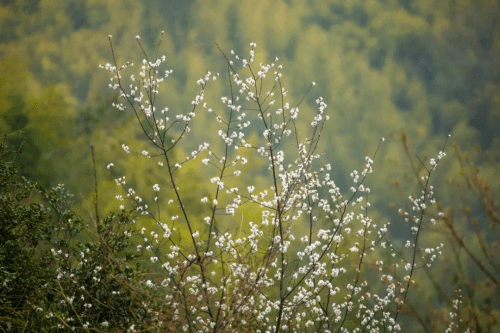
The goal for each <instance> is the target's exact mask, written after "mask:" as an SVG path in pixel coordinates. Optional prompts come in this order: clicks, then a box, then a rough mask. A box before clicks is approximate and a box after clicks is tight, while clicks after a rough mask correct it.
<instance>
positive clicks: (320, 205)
mask: <svg viewBox="0 0 500 333" xmlns="http://www.w3.org/2000/svg"><path fill="white" fill-rule="evenodd" d="M109 40H110V45H111V51H112V55H113V61H112V63H108V64H106V65H103V66H102V67H103V68H105V69H106V70H108V71H109V72H110V73H111V75H112V77H111V83H110V87H111V88H112V89H114V90H116V91H117V92H118V93H119V97H120V101H119V102H118V103H114V104H113V105H114V107H116V108H117V109H118V110H119V111H120V112H130V113H132V114H133V115H134V116H135V118H136V119H137V124H138V126H140V127H141V129H142V131H143V133H144V136H145V138H146V139H147V142H148V144H149V148H147V149H143V148H140V149H139V150H138V151H136V147H129V146H128V143H126V142H124V143H123V145H122V148H123V149H124V151H125V153H127V154H130V153H133V152H136V153H138V158H146V159H148V161H150V162H151V163H155V164H157V166H158V168H160V169H161V170H162V171H161V172H162V175H163V176H162V177H160V178H159V179H158V180H157V182H155V183H154V184H151V190H150V191H151V192H150V193H145V194H142V195H139V194H137V193H136V189H134V188H133V187H132V186H130V185H129V181H128V179H130V178H131V176H132V177H134V175H133V174H130V173H129V174H127V175H126V176H122V177H120V178H117V179H116V183H117V185H118V186H119V187H120V188H121V191H123V192H121V193H120V194H118V195H117V198H118V199H119V200H120V209H122V210H127V209H129V208H130V207H132V210H133V211H135V213H136V214H137V215H138V218H140V219H141V221H149V222H148V223H149V224H147V223H145V222H142V223H143V224H142V225H144V227H142V228H141V233H142V237H141V244H139V245H138V246H137V249H138V250H140V251H141V252H142V255H144V256H147V257H148V259H149V261H150V262H151V265H152V266H151V267H152V271H153V273H152V274H151V275H150V276H149V277H148V278H147V279H146V280H145V281H144V285H145V287H146V288H150V289H152V290H153V291H154V294H155V295H157V297H158V301H159V303H158V304H162V307H161V310H158V311H157V314H156V320H157V321H158V325H160V326H162V327H164V328H165V329H166V330H172V331H188V332H209V331H210V332H247V331H252V332H253V331H255V332H282V331H289V332H351V331H352V332H363V331H366V332H380V331H389V332H390V331H399V330H401V322H402V319H401V317H402V314H403V312H402V310H403V309H404V306H405V303H406V301H407V299H408V297H409V292H410V290H411V286H412V284H413V283H414V282H415V276H416V271H417V270H418V269H419V268H421V267H422V266H430V265H431V264H432V263H434V262H435V261H436V259H437V258H438V257H439V255H440V254H441V249H442V245H441V244H434V245H433V244H427V243H426V242H425V232H426V228H428V227H431V226H432V225H433V224H434V223H436V220H438V219H439V218H440V217H442V213H440V212H438V211H437V209H436V208H435V205H434V204H435V202H436V199H435V198H434V189H433V187H432V185H431V176H432V174H433V171H434V170H435V169H436V166H437V164H438V162H439V161H440V160H441V159H442V158H443V157H444V156H445V153H444V147H443V151H440V152H439V153H438V155H437V158H435V159H431V160H430V161H429V162H428V163H427V164H425V163H424V162H423V161H421V163H422V165H424V167H425V171H426V172H425V174H423V175H422V180H423V182H422V184H423V185H422V188H421V192H420V193H418V194H413V195H410V196H409V197H408V199H409V200H410V204H411V210H409V211H405V210H404V209H401V210H400V214H401V219H402V220H403V221H404V222H403V223H406V224H407V225H408V239H406V240H404V241H401V240H400V239H394V240H393V239H391V237H390V231H389V228H390V225H391V223H390V222H385V221H375V220H373V219H372V217H371V210H370V203H369V197H370V196H372V195H376V194H372V193H371V192H370V188H369V187H368V185H367V179H369V177H373V169H374V160H375V157H376V155H377V151H378V149H379V146H380V145H381V144H382V143H383V141H384V139H383V138H382V139H381V140H380V141H379V143H378V146H377V147H374V151H375V152H374V154H373V156H372V157H366V159H365V161H364V165H363V167H362V169H361V171H357V170H354V171H352V173H351V174H350V176H351V178H352V179H351V180H352V186H351V187H350V189H348V190H347V191H341V189H340V188H339V187H338V186H337V185H336V183H335V179H333V178H332V176H331V175H330V170H331V166H330V165H329V164H322V160H323V159H322V153H323V152H321V151H319V145H318V144H319V142H320V139H321V134H322V132H323V131H324V130H327V129H328V119H329V117H328V115H327V112H326V111H327V104H326V102H325V101H324V100H323V98H321V97H319V98H317V99H316V109H315V112H314V114H311V115H310V117H311V118H310V119H309V120H308V121H307V124H308V126H309V129H307V130H302V128H301V127H300V126H302V125H301V124H304V120H303V119H304V117H308V116H309V115H307V114H303V112H302V113H301V112H300V111H301V108H302V103H303V102H304V100H305V97H306V95H307V94H308V93H309V91H310V90H311V89H312V88H314V85H315V83H314V82H313V83H311V85H310V87H309V89H308V90H307V92H306V94H305V95H304V96H303V97H302V98H301V99H300V101H299V102H298V103H295V104H292V102H291V99H290V98H289V96H288V91H287V88H286V87H285V86H284V80H283V75H284V74H283V66H282V65H280V64H279V59H277V58H276V59H274V60H273V61H271V62H269V63H267V64H263V63H260V64H258V65H257V64H256V63H255V52H256V51H255V50H256V44H255V43H250V51H249V55H248V56H241V55H239V54H238V53H237V52H234V51H231V52H230V54H229V53H226V52H224V51H223V50H222V49H221V48H219V46H218V45H216V46H217V47H218V48H219V50H220V52H221V54H222V58H223V59H224V61H225V66H227V72H226V73H215V74H214V73H211V72H207V73H206V74H205V76H204V77H202V78H200V79H199V80H198V82H197V84H198V86H199V89H200V90H199V93H198V94H197V95H196V96H195V97H194V99H193V100H192V101H191V104H190V105H189V107H187V109H186V110H185V111H184V112H177V111H175V112H174V111H173V110H170V109H169V108H168V105H161V106H159V105H158V100H159V98H158V96H159V94H162V93H163V94H165V93H167V94H168V92H166V91H162V89H161V87H162V86H161V85H162V82H164V80H168V79H169V76H170V74H171V73H172V70H170V69H166V70H165V69H164V68H163V66H164V63H165V62H167V59H166V57H165V56H159V53H158V50H159V48H160V44H158V50H157V52H156V54H155V56H154V58H150V56H149V55H148V54H147V53H146V52H145V51H144V48H143V44H142V43H141V39H140V37H139V36H137V42H138V45H139V47H140V49H141V50H142V53H143V56H144V60H142V63H140V65H139V68H138V72H137V73H133V69H134V68H135V66H134V63H133V62H127V63H125V64H123V65H120V64H118V63H117V60H116V57H115V52H116V50H115V49H114V48H113V43H112V40H113V39H112V37H111V36H109ZM130 72H132V74H130ZM215 81H222V82H221V83H220V84H223V85H225V90H224V91H225V93H224V95H222V96H220V99H219V101H218V102H214V101H215V100H214V99H209V98H207V96H208V95H209V94H210V91H211V90H210V88H211V85H212V84H214V82H215ZM200 113H207V114H209V115H210V117H211V118H210V119H211V120H212V121H213V123H211V124H205V123H204V124H202V127H203V128H204V129H205V132H204V133H196V135H194V134H193V132H192V131H191V129H192V128H195V126H194V124H195V122H196V121H197V119H199V118H200V116H198V117H197V115H198V114H200ZM197 128H200V126H198V127H197ZM299 128H301V130H299ZM210 131H212V132H210ZM202 135H204V136H202ZM199 137H203V138H204V139H203V140H201V141H200V142H193V140H194V139H195V138H199ZM190 147H195V148H194V149H193V150H192V152H191V153H190V154H187V156H180V155H181V154H180V152H183V151H186V150H189V149H190ZM141 155H142V156H141ZM187 165H190V166H191V167H190V169H189V171H188V172H186V171H183V170H186V168H184V167H186V166H187ZM261 166H263V167H261ZM108 167H109V168H111V167H113V164H109V166H108ZM182 168H184V169H183V170H181V169H182ZM190 173H192V174H191V175H190ZM252 173H254V174H255V173H258V174H259V175H260V176H262V177H261V178H262V179H263V180H261V181H259V183H258V184H256V183H254V182H253V180H255V175H254V174H252ZM126 177H127V178H126ZM126 179H127V180H126ZM191 179H198V180H199V179H202V180H203V181H200V182H199V183H198V184H197V185H196V186H197V188H198V189H199V190H197V191H196V192H195V193H193V191H192V188H193V187H192V185H188V184H187V183H188V182H189V181H190V180H191ZM189 189H191V190H189ZM147 196H150V197H151V199H150V200H148V199H145V198H146V197H147ZM248 209H250V210H252V211H253V212H256V214H257V215H254V216H258V218H257V219H250V218H244V215H243V214H241V212H242V210H248Z"/></svg>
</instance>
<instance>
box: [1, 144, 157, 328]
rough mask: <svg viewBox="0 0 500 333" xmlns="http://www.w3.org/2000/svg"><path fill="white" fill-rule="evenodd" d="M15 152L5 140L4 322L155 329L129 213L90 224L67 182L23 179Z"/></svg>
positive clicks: (5, 325)
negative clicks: (78, 212)
mask: <svg viewBox="0 0 500 333" xmlns="http://www.w3.org/2000/svg"><path fill="white" fill-rule="evenodd" d="M11 153H12V152H11V151H10V150H9V149H8V148H7V147H6V146H5V145H4V143H1V144H0V184H1V185H0V186H1V187H0V222H1V224H0V228H1V232H0V281H1V288H0V328H2V330H3V331H7V332H17V331H33V332H41V331H44V332H49V331H50V332H52V331H61V330H63V331H68V330H75V329H76V328H80V329H83V330H92V331H95V330H97V331H110V332H115V331H116V330H117V329H122V330H125V329H128V328H130V327H134V326H135V327H137V328H144V327H149V325H150V324H149V321H150V320H149V318H150V316H151V314H150V313H149V312H148V302H147V301H145V300H147V299H148V297H147V294H146V293H145V292H144V290H143V288H142V285H141V279H140V277H141V274H142V273H141V269H139V268H138V267H134V266H133V264H132V263H130V264H129V262H130V261H132V260H133V259H134V258H135V257H136V255H135V254H133V253H131V252H130V246H129V241H128V235H131V234H132V224H133V221H132V220H131V219H130V215H129V214H126V213H121V214H118V215H109V216H107V217H105V218H104V219H102V220H100V219H99V218H98V216H96V217H94V219H93V225H89V224H88V223H85V222H84V221H83V220H82V219H80V218H79V217H77V216H75V215H74V213H73V212H71V211H70V209H69V204H71V195H70V194H68V193H67V191H66V190H65V189H64V186H63V185H59V186H57V187H55V188H53V189H51V190H50V191H46V190H44V189H43V188H41V187H39V186H37V185H36V184H33V183H31V182H30V181H28V180H26V179H25V178H24V177H21V176H20V175H19V174H18V173H17V170H16V167H15V165H14V164H13V160H14V158H12V160H11V161H9V160H8V158H9V156H11ZM14 156H15V155H14ZM40 202H43V203H44V204H43V205H42V204H41V203H40ZM128 229H131V230H130V231H128Z"/></svg>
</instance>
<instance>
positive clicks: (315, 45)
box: [0, 0, 500, 331]
mask: <svg viewBox="0 0 500 333" xmlns="http://www.w3.org/2000/svg"><path fill="white" fill-rule="evenodd" d="M161 31H164V34H163V37H162V39H161V45H160V47H159V54H161V55H163V54H164V55H165V56H166V59H167V61H166V66H167V67H168V68H171V69H173V74H172V76H171V77H170V78H169V79H168V80H167V82H165V85H164V87H163V90H162V93H161V94H160V95H159V100H158V102H159V104H163V105H168V107H169V108H170V109H172V110H186V109H189V108H191V100H192V99H193V98H194V96H195V94H196V93H197V92H198V91H199V87H198V86H197V85H196V81H197V80H198V79H199V78H200V77H203V76H204V75H205V73H206V71H207V70H210V71H212V72H213V73H214V72H220V73H221V74H223V73H224V72H225V70H226V65H225V62H224V58H223V56H222V55H221V53H220V51H219V50H218V48H217V47H216V45H215V43H217V44H218V45H219V46H220V47H221V49H223V50H224V51H225V52H227V53H229V51H230V50H235V51H236V52H237V53H239V54H242V55H245V54H247V53H248V51H249V49H250V47H249V43H250V42H255V43H256V44H257V49H256V59H257V60H256V62H257V63H259V62H261V61H262V62H268V61H271V60H272V59H274V58H275V57H278V58H279V59H280V60H279V62H280V63H281V64H282V65H283V66H284V70H283V73H284V84H285V86H286V87H287V89H288V91H289V96H290V101H291V102H295V103H297V102H298V101H299V100H300V99H301V98H302V96H303V95H304V93H305V92H306V91H307V89H308V88H309V86H310V84H311V82H313V81H314V82H316V85H315V86H314V88H313V89H312V90H311V91H310V93H309V94H308V95H307V97H306V99H305V101H304V104H303V106H302V107H301V115H303V116H304V117H305V119H304V124H307V122H308V120H307V117H308V115H309V116H310V115H311V114H312V112H313V110H314V108H315V105H316V104H315V100H316V98H317V97H318V96H322V97H323V98H324V99H325V101H326V103H327V104H328V110H327V112H328V115H329V116H330V118H331V120H330V121H329V122H328V123H327V124H328V128H326V129H325V131H324V133H323V136H322V140H323V141H322V145H321V147H320V150H321V152H323V153H324V159H325V162H329V163H331V164H332V178H333V179H334V180H335V181H336V183H337V184H338V185H339V186H340V187H341V189H343V190H347V189H348V188H349V187H350V183H349V182H350V177H349V173H350V172H351V171H352V170H354V169H358V170H360V169H362V168H363V165H364V163H363V161H364V157H365V156H367V155H370V156H371V155H372V154H373V153H374V151H375V149H376V147H377V144H378V142H379V139H380V138H381V137H385V138H386V141H385V143H384V144H383V146H382V147H381V150H380V151H379V154H378V155H377V159H376V161H375V166H374V176H373V177H372V178H370V179H369V185H370V187H371V188H372V192H373V193H374V194H373V195H372V197H371V202H372V205H373V213H372V214H374V216H376V217H377V218H378V219H380V220H381V223H383V222H385V221H389V220H390V221H395V222H394V224H396V227H395V229H394V231H393V232H394V233H395V235H396V236H397V234H398V233H403V232H404V230H406V229H407V226H406V225H405V224H404V223H403V222H397V221H401V218H400V217H399V216H398V214H397V209H398V208H404V207H407V206H408V205H409V201H405V199H404V198H406V197H407V196H408V194H409V193H410V194H411V193H412V192H411V191H414V192H413V193H418V192H415V190H417V189H418V183H417V182H416V177H415V171H414V169H413V168H417V169H418V168H419V167H420V165H419V162H418V160H416V156H417V155H418V157H419V158H420V159H422V160H423V161H426V160H428V159H429V158H431V157H435V156H436V155H437V153H438V151H439V150H441V149H442V146H443V143H444V141H445V138H446V136H447V134H448V133H450V134H451V139H450V141H449V143H448V146H447V154H448V156H447V157H446V158H445V159H444V160H443V161H442V163H440V165H439V167H438V169H437V171H436V173H435V178H434V183H433V184H434V186H435V188H436V195H437V197H438V199H439V200H440V202H441V204H442V207H443V210H445V211H446V214H447V218H446V219H447V222H446V221H442V223H441V224H442V226H441V227H439V226H438V228H437V229H436V231H435V232H434V233H430V234H429V237H431V238H432V241H434V242H441V241H442V242H444V243H445V244H446V246H445V256H444V258H443V259H442V262H441V264H440V266H439V267H437V268H436V269H434V270H432V271H425V272H424V270H422V275H421V276H422V279H424V280H425V281H426V282H422V284H421V285H420V286H417V288H416V290H417V294H418V295H419V296H420V299H425V300H426V302H429V304H433V305H434V307H430V308H433V310H432V311H431V310H430V308H425V309H424V308H421V309H419V308H420V307H421V304H420V303H415V304H413V307H414V309H415V313H416V314H415V317H416V318H417V319H418V321H419V322H420V325H421V327H422V328H423V329H424V330H427V331H430V330H431V329H432V327H433V326H432V325H436V324H435V323H436V322H439V320H441V319H442V317H443V316H446V315H447V310H446V309H447V308H449V305H450V304H449V303H450V302H449V300H450V299H451V297H452V296H453V295H454V292H455V289H456V288H457V287H461V288H463V289H464V290H465V292H464V293H465V296H466V299H467V302H466V304H467V307H466V308H465V310H464V318H465V320H470V321H471V322H472V323H475V325H476V331H481V330H483V331H492V330H494V329H498V328H499V326H498V325H499V323H497V321H500V312H499V311H500V300H499V297H500V296H499V295H500V291H499V290H500V285H499V283H500V282H499V281H500V255H499V253H498V239H499V238H498V237H499V236H500V233H499V228H500V225H499V224H500V222H499V220H500V214H499V210H500V208H499V204H498V193H499V191H500V179H499V177H498V174H499V173H500V136H499V135H498V134H499V129H500V2H499V1H496V0H442V1H432V0H415V1H409V0H324V1H306V0H301V1H298V0H289V1H282V0H255V1H231V0H218V1H215V0H213V1H211V0H207V1H201V0H198V1H190V0H171V1H169V0H148V1H137V0H133V1H131V0H123V1H115V0H1V1H0V133H1V134H2V135H6V140H7V142H9V144H10V145H12V146H16V145H19V144H20V143H21V142H22V143H23V145H24V148H23V153H22V154H21V155H19V156H18V157H17V162H18V164H19V165H20V168H21V171H22V173H23V174H24V175H25V176H27V177H29V178H31V179H33V180H36V181H38V182H39V183H41V184H42V185H44V186H50V187H52V186H55V185H56V184H58V183H64V184H66V186H67V188H68V189H70V191H72V192H73V193H75V194H76V196H75V209H76V210H78V209H81V211H84V208H83V207H84V206H85V200H91V199H90V198H91V195H92V194H91V191H92V190H93V166H92V156H91V150H90V146H92V145H93V146H94V149H95V154H96V161H97V165H96V167H97V170H98V173H99V175H101V176H100V178H99V184H100V186H102V195H101V196H100V199H101V200H102V203H101V208H102V209H103V210H106V211H110V210H113V209H117V208H118V205H117V203H116V200H115V199H114V191H115V189H114V188H111V187H112V186H111V185H110V184H112V183H113V177H114V176H116V175H114V174H110V173H109V172H107V171H106V168H105V166H106V165H107V164H108V163H110V162H113V163H114V164H116V165H117V167H118V170H119V171H120V172H123V173H126V170H129V172H128V173H127V178H130V179H131V181H132V182H133V183H134V185H135V186H137V187H138V188H139V189H140V188H141V187H143V188H148V189H150V188H151V184H153V183H156V181H155V180H156V179H157V177H159V176H158V174H157V173H156V172H157V171H156V169H154V168H152V167H151V166H149V165H148V164H147V163H145V162H144V160H141V159H139V158H136V157H135V155H132V156H124V153H123V151H122V150H121V148H120V146H121V145H122V143H127V144H129V145H131V146H133V145H134V144H137V145H138V144H139V143H138V142H140V141H141V140H143V139H142V136H141V133H140V131H139V128H138V126H137V124H136V123H135V120H134V118H133V114H132V113H130V112H120V111H118V110H116V109H114V108H112V107H111V103H112V102H113V101H117V96H116V95H117V94H116V92H114V91H112V90H110V89H109V88H108V83H109V73H107V72H105V71H104V70H102V69H99V68H98V65H99V64H105V63H108V62H111V61H112V57H111V51H110V45H109V40H108V35H112V36H113V43H114V50H115V52H116V56H117V60H118V63H119V64H123V63H124V62H125V61H128V60H135V61H136V63H139V62H140V60H141V59H142V53H141V51H140V48H139V46H138V45H137V41H136V38H135V36H137V35H139V36H141V42H142V45H143V47H144V48H145V50H146V52H148V53H149V54H154V53H155V51H156V48H157V45H158V42H159V40H160V32H161ZM168 68H165V69H168ZM213 93H214V94H215V96H214V100H216V99H217V98H219V97H220V94H224V90H223V88H218V86H215V88H214V90H213ZM210 94H211V92H210V90H208V91H207V95H210ZM217 94H219V97H218V96H217ZM291 104H293V103H291ZM204 117H207V115H204V114H202V113H201V114H200V115H197V119H196V122H195V123H194V124H193V134H192V136H191V138H190V140H191V142H192V144H193V145H194V146H197V145H198V144H199V142H200V140H201V142H203V138H204V137H206V136H207V135H209V136H210V135H216V130H210V129H209V128H208V129H207V128H206V126H205V124H206V120H205V118H204ZM405 148H407V149H409V150H408V151H409V154H410V157H408V156H407V154H406V153H405ZM185 149H186V150H187V149H189V144H188V145H187V146H186V148H185ZM187 151H189V150H187ZM186 172H187V171H186ZM417 174H418V171H417ZM186 177H192V176H189V175H186ZM255 181H256V182H258V181H259V180H258V177H256V178H255ZM191 186H192V187H193V189H196V186H197V185H196V184H193V185H191ZM78 207H81V208H78ZM445 222H446V223H445ZM398 223H399V224H398ZM448 224H449V225H448ZM461 244H464V245H461ZM481 265H482V266H481Z"/></svg>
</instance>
